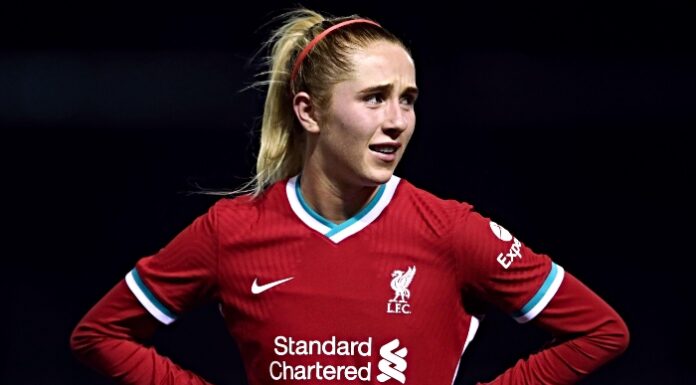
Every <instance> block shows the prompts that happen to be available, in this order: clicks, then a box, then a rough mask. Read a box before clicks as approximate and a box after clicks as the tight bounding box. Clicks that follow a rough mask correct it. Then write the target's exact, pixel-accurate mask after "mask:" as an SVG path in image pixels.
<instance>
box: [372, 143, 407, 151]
mask: <svg viewBox="0 0 696 385" xmlns="http://www.w3.org/2000/svg"><path fill="white" fill-rule="evenodd" d="M399 147H401V145H400V144H399V143H385V144H371V145H370V146H369V148H370V150H372V151H374V152H378V153H380V154H394V153H396V150H398V149H399Z"/></svg>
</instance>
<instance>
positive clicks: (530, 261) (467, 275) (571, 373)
mask: <svg viewBox="0 0 696 385" xmlns="http://www.w3.org/2000/svg"><path fill="white" fill-rule="evenodd" d="M491 234H492V235H491ZM452 235H453V237H454V239H453V244H454V254H455V263H456V266H457V270H458V274H459V276H460V279H461V281H460V284H461V287H462V292H463V293H464V295H466V294H467V293H469V294H470V295H473V296H475V297H476V298H482V299H484V300H485V301H486V302H490V303H493V304H494V305H496V306H498V307H500V308H501V309H503V310H504V311H506V312H508V313H509V314H511V315H512V316H513V317H514V318H515V320H517V321H518V322H528V321H530V320H534V321H533V322H534V323H535V324H536V325H538V326H539V327H542V328H544V329H545V330H547V331H549V332H551V333H552V335H553V337H554V339H553V340H552V341H551V342H550V343H549V344H547V346H545V347H544V348H543V349H541V350H540V351H538V352H536V353H534V354H532V355H530V356H529V357H527V358H525V359H520V360H519V361H518V362H517V363H516V364H515V365H514V366H513V367H511V368H509V369H508V370H506V371H505V372H504V373H502V374H501V375H500V376H498V377H496V378H495V379H494V380H493V381H491V382H488V383H486V384H490V385H526V384H538V385H567V384H575V383H576V382H578V381H579V380H580V379H582V378H583V377H585V376H586V375H587V374H589V373H591V372H593V371H595V370H597V369H598V368H599V367H601V366H602V365H604V364H605V363H607V362H608V361H610V360H611V359H613V358H615V357H616V356H618V355H619V354H621V353H622V352H623V351H625V350H626V348H627V347H628V342H629V332H628V328H627V326H626V324H625V323H624V321H623V319H621V317H620V316H619V315H618V313H617V312H616V311H615V310H614V309H613V308H612V307H611V306H609V305H608V304H607V303H606V302H605V301H604V300H602V298H600V297H599V296H598V295H597V294H595V293H594V292H592V290H590V289H589V288H588V287H586V286H585V285H584V284H583V283H582V282H580V281H579V280H578V279H577V278H575V277H574V276H573V275H572V274H570V273H567V272H565V271H564V270H563V268H561V267H560V266H559V265H557V264H555V263H554V262H553V261H551V259H550V258H549V257H548V256H546V255H543V254H537V253H535V252H533V251H532V250H530V249H529V248H528V247H526V246H525V245H524V244H523V243H522V242H520V241H519V240H518V239H517V238H515V237H514V236H513V235H512V234H511V233H510V232H509V231H507V230H505V228H503V227H502V226H500V225H498V224H496V223H495V222H493V221H491V220H490V219H487V218H484V217H482V216H481V215H480V214H478V213H476V212H474V211H473V210H472V209H471V206H468V205H462V212H461V213H460V215H459V216H458V220H457V221H456V223H455V225H454V230H453V232H452ZM479 385H483V384H482V383H479Z"/></svg>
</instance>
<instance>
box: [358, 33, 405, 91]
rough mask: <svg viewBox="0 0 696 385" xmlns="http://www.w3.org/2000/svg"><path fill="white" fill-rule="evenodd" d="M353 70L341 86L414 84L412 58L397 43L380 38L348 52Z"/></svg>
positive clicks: (399, 87)
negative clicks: (350, 52)
mask: <svg viewBox="0 0 696 385" xmlns="http://www.w3.org/2000/svg"><path fill="white" fill-rule="evenodd" d="M350 57H351V60H352V63H353V73H352V74H351V76H350V78H349V79H348V80H347V81H346V82H345V83H347V84H345V85H344V86H350V87H351V88H352V87H355V88H364V87H371V86H374V85H377V84H380V85H382V84H393V85H394V86H396V88H397V89H401V88H407V87H415V86H416V68H415V65H414V63H413V59H412V58H411V56H410V55H409V54H408V52H406V50H405V49H404V48H403V47H401V46H400V45H398V44H395V43H391V42H386V41H379V42H375V43H372V44H370V45H369V46H367V47H365V48H359V49H357V50H355V51H354V52H353V53H352V54H351V55H350Z"/></svg>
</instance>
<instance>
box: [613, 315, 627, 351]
mask: <svg viewBox="0 0 696 385" xmlns="http://www.w3.org/2000/svg"><path fill="white" fill-rule="evenodd" d="M616 322H617V327H616V332H615V339H616V342H615V351H616V355H617V356H618V355H620V354H622V353H623V352H625V351H626V349H628V345H629V344H630V342H631V333H630V332H629V330H628V325H626V322H624V320H623V319H622V318H621V317H618V319H617V320H616Z"/></svg>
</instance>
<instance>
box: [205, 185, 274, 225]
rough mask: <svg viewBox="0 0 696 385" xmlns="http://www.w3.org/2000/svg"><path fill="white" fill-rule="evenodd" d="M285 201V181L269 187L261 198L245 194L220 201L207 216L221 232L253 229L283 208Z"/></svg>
mask: <svg viewBox="0 0 696 385" xmlns="http://www.w3.org/2000/svg"><path fill="white" fill-rule="evenodd" d="M284 199H285V181H281V182H277V183H275V184H273V185H271V186H269V187H268V188H267V189H266V190H265V191H264V192H263V193H261V194H260V195H259V196H253V195H251V194H243V195H237V196H227V197H223V198H220V199H218V200H217V201H216V202H215V203H214V204H213V205H212V206H211V207H210V209H209V210H208V213H207V215H208V216H210V217H211V220H213V221H215V222H216V223H217V225H218V227H219V228H221V230H224V229H226V228H234V229H237V230H240V229H244V228H249V227H252V226H253V225H254V224H256V223H257V222H259V220H260V218H261V217H262V216H268V215H269V214H270V213H273V212H275V211H278V210H279V209H281V208H282V206H283V204H284V203H285V202H284Z"/></svg>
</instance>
